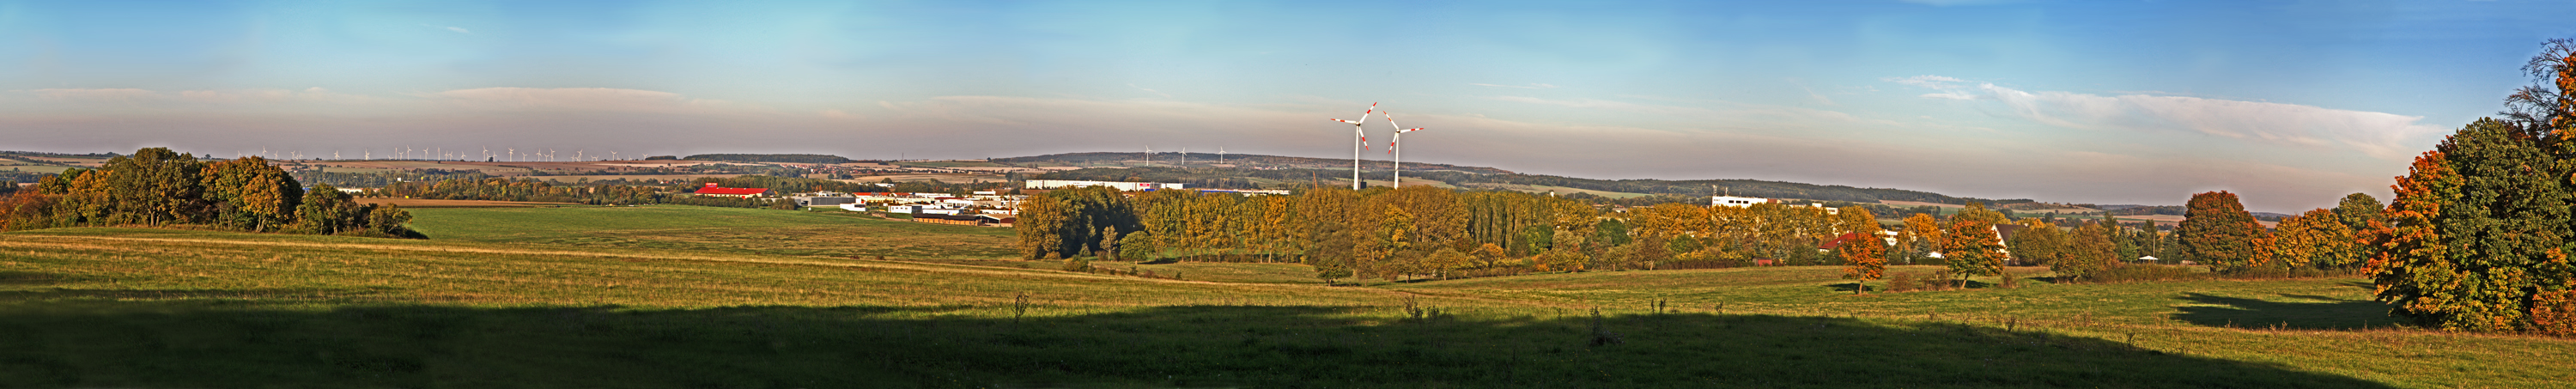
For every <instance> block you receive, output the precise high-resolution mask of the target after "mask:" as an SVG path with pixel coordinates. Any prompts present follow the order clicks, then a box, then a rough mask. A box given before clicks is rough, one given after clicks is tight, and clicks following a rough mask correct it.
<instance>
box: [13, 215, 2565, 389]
mask: <svg viewBox="0 0 2576 389" xmlns="http://www.w3.org/2000/svg"><path fill="white" fill-rule="evenodd" d="M416 224H417V226H418V227H419V228H420V229H421V230H422V231H424V232H425V233H427V234H429V235H430V236H432V237H434V238H435V240H428V241H418V240H385V239H362V238H345V237H325V236H296V235H267V234H243V233H225V232H204V231H182V230H154V229H107V228H75V229H54V230H36V231H21V232H10V233H0V328H8V329H9V331H7V332H5V333H0V377H10V378H11V379H9V380H7V381H9V385H7V386H48V387H62V386H82V387H165V386H190V387H233V386H303V387H351V386H370V387H374V386H585V387H1234V386H1259V387H1577V386H1581V387H1836V388H1840V387H2070V386H2075V387H2246V388H2258V387H2259V388H2272V387H2354V388H2381V387H2463V386H2466V387H2550V386H2554V385H2559V384H2563V383H2565V382H2570V381H2576V369H2570V368H2569V366H2568V365H2569V362H2567V361H2571V360H2576V342H2571V341H2569V340H2565V339H2554V338H2538V337H2520V336H2485V335H2462V334H2449V333H2439V332H2427V331H2420V330H2413V329H2408V328H2406V327H2403V326H2397V325H2395V324H2394V323H2391V322H2389V321H2388V320H2387V319H2385V318H2383V317H2382V316H2381V315H2380V311H2381V310H2382V309H2383V308H2381V307H2379V306H2378V305H2377V303H2375V302H2371V301H2369V300H2368V299H2367V296H2368V294H2369V291H2368V289H2367V284H2364V283H2362V281H2360V280H2357V279H2296V280H2260V281H2235V280H2212V281H2191V282H2173V283H2135V284H2107V285H2103V284H2065V285H2060V284H2052V283H2048V282H2046V279H2047V278H2046V276H2047V275H2046V274H2045V273H2044V272H2039V271H2037V270H2036V269H2016V270H2018V271H2020V272H2022V273H2024V275H2025V276H2030V277H2034V278H2032V279H2031V280H2030V282H2028V283H2027V285H2028V286H2026V287H2021V288H2014V289H1971V290H1961V291H1938V292H1908V293H1876V292H1873V293H1871V294H1865V295H1857V296H1855V295H1853V294H1852V291H1851V290H1850V289H1849V285H1850V282H1849V281H1844V280H1840V279H1839V274H1840V273H1839V269H1835V268H1829V267H1779V268H1745V269H1712V270H1682V271H1648V272H1588V273H1560V274H1540V275H1530V276H1519V277H1503V278H1480V279H1463V280H1447V281H1428V282H1401V283H1376V284H1371V285H1369V286H1322V285H1319V284H1314V283H1306V282H1301V281H1295V279H1296V277H1298V276H1299V275H1300V274H1299V272H1300V271H1302V270H1303V269H1304V267H1303V266H1301V265H1293V264H1213V263H1179V264H1137V265H1132V266H1138V267H1153V268H1155V269H1167V270H1174V271H1179V272H1182V273H1184V275H1183V277H1184V278H1185V280H1183V281H1174V280H1159V279H1143V278H1135V277H1114V276H1104V275H1095V274H1083V273H1068V272H1061V271H1054V270H1051V269H1052V267H1051V266H1046V265H1050V263H1045V262H1036V261H1016V260H1010V259H1007V258H1006V253H1004V252H1002V251H999V249H1001V248H1007V247H1009V246H1008V243H1007V241H1008V239H1009V238H1010V237H1011V235H1009V232H1008V231H1009V230H1007V229H996V228H974V227H956V226H941V225H927V224H914V223H905V222H896V221H884V220H876V219H871V218H859V217H852V216H843V215H834V214H828V213H809V212H789V211H767V210H749V209H730V208H700V207H592V208H444V209H423V210H420V211H419V213H418V217H417V219H416ZM795 229H816V230H817V231H823V230H839V231H847V232H853V233H856V234H858V235H859V236H863V237H885V239H880V240H879V241H877V242H910V243H906V244H916V243H928V242H932V241H940V240H948V241H960V242H973V243H974V244H980V245H987V246H991V247H992V249H991V250H995V251H985V252H977V251H971V250H969V251H956V252H949V253H946V255H942V256H939V258H941V259H940V260H941V261H945V262H946V263H932V262H922V261H878V260H873V259H863V258H873V257H866V256H863V257H862V258H851V256H850V255H841V254H842V253H838V252H835V253H808V252H800V251H798V250H823V251H830V250H849V251H865V250H867V249H868V248H869V247H877V248H886V247H891V246H871V245H888V244H892V243H876V242H871V243H850V242H842V243H833V242H830V241H826V240H818V239H813V238H811V237H809V236H806V235H795V234H769V235H761V234H756V232H763V231H774V230H795ZM725 231H739V232H740V234H738V235H726V234H724V232H725ZM615 239H626V240H622V241H621V240H615ZM813 247H824V248H834V247H838V248H837V249H829V250H824V249H814V248H813ZM911 250H920V251H919V252H923V253H932V252H933V251H935V250H941V249H933V248H915V249H911ZM896 257H898V256H889V258H890V259H891V258H896ZM1096 264H1097V265H1103V266H1131V265H1130V264H1123V263H1096ZM1014 265H1039V266H1025V267H1027V268H1023V267H1024V266H1014ZM1929 270H1930V269H1929V268H1928V267H1899V268H1897V269H1895V271H1896V272H1904V273H1919V272H1928V271H1929ZM1200 274H1203V275H1204V276H1200ZM1994 281H1995V280H1994V279H1992V278H1981V279H1979V280H1978V282H1979V283H1981V284H1982V283H1992V282H1994ZM1873 285H1876V283H1873ZM1596 309H1597V312H1599V314H1598V316H1595V314H1594V313H1593V312H1595V310H1596Z"/></svg>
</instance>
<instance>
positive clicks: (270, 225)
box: [0, 147, 425, 238]
mask: <svg viewBox="0 0 2576 389" xmlns="http://www.w3.org/2000/svg"><path fill="white" fill-rule="evenodd" d="M410 221H411V213H410V212H406V211H403V210H402V209H401V208H399V207H395V206H392V205H375V204H360V203H357V202H356V201H355V200H354V199H353V198H352V197H351V196H350V195H349V194H348V193H343V192H341V191H340V190H339V189H336V188H332V187H331V186H329V185H319V186H315V187H313V188H310V189H309V190H308V189H307V188H305V187H304V186H303V185H302V184H300V183H298V182H296V180H295V178H294V177H292V176H290V175H288V174H287V173H286V171H285V170H283V169H279V168H277V167H276V166H275V165H273V164H271V163H270V162H269V161H268V160H267V159H265V158H260V157H243V158H240V159H232V160H211V161H203V160H199V159H198V158H197V157H194V156H190V155H188V154H183V153H178V152H173V151H170V149H167V148H159V147H155V148H146V149H142V150H137V151H135V152H134V154H133V155H130V156H117V157H114V158H110V159H109V160H108V161H107V163H106V164H105V165H104V166H101V167H100V168H97V169H72V170H66V171H64V172H63V173H62V174H55V175H48V176H46V177H44V178H43V179H40V180H39V181H38V182H37V184H36V186H35V188H34V189H33V190H29V191H20V192H17V193H13V194H11V195H10V196H9V197H8V198H7V199H6V200H5V201H0V230H28V229H39V228H56V227H82V226H156V227H157V226H201V227H212V228H216V229H223V230H233V231H251V232H285V233H298V234H321V235H356V236H374V237H407V238H425V237H424V236H421V235H420V234H419V233H418V232H414V231H412V230H411V229H410V227H408V226H407V225H406V224H405V223H408V222H410Z"/></svg>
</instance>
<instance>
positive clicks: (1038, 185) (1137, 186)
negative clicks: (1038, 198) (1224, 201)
mask: <svg viewBox="0 0 2576 389" xmlns="http://www.w3.org/2000/svg"><path fill="white" fill-rule="evenodd" d="M1188 185H1189V184H1174V183H1161V182H1121V181H1076V180H1028V183H1027V184H1025V185H1022V186H1021V188H1025V189H1057V188H1078V187H1085V186H1106V187H1111V188H1117V189H1118V190H1122V191H1140V190H1163V189H1185V188H1187V186H1188Z"/></svg>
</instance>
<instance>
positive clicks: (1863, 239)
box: [1834, 207, 1887, 294]
mask: <svg viewBox="0 0 2576 389" xmlns="http://www.w3.org/2000/svg"><path fill="white" fill-rule="evenodd" d="M1841 216H1843V217H1845V218H1846V219H1845V220H1854V221H1857V220H1868V221H1870V222H1868V223H1857V222H1850V223H1846V224H1845V225H1844V226H1845V227H1844V228H1849V229H1850V230H1848V231H1847V232H1845V233H1846V234H1848V235H1845V236H1846V237H1850V238H1849V239H1844V240H1842V244H1841V245H1838V246H1834V253H1835V254H1837V255H1840V256H1841V257H1842V259H1843V263H1844V264H1846V267H1844V268H1843V279H1847V280H1852V293H1853V294H1859V293H1861V291H1863V290H1867V289H1869V282H1870V281H1872V280H1877V279H1879V278H1883V277H1885V276H1886V275H1887V244H1885V243H1881V241H1880V240H1879V238H1878V231H1879V229H1878V222H1877V220H1878V219H1877V217H1875V216H1874V215H1870V214H1869V209H1866V208H1861V207H1845V208H1843V209H1842V211H1841Z"/></svg>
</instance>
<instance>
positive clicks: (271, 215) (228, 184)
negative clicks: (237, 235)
mask: <svg viewBox="0 0 2576 389" xmlns="http://www.w3.org/2000/svg"><path fill="white" fill-rule="evenodd" d="M198 177H199V179H200V180H202V182H200V183H199V184H200V185H201V186H203V187H205V191H204V192H203V194H204V196H205V198H206V200H207V202H209V203H211V204H212V205H213V211H214V217H213V219H214V220H213V221H214V222H215V223H216V224H219V225H224V226H228V227H232V228H238V229H243V230H249V231H253V232H267V231H269V230H272V229H276V228H278V227H281V226H284V225H286V224H290V223H293V222H294V221H295V206H296V205H297V204H298V203H300V202H301V201H302V200H303V197H304V188H303V185H300V184H297V183H296V182H295V178H294V177H291V176H288V175H287V174H286V170H284V169H278V168H277V167H276V166H271V165H269V162H268V159H266V158H260V157H243V158H241V159H235V160H227V161H215V162H213V163H207V164H205V168H204V171H202V172H199V173H198Z"/></svg>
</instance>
